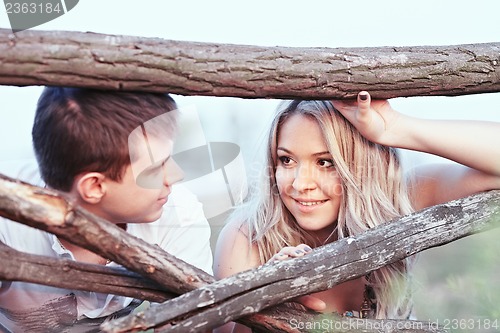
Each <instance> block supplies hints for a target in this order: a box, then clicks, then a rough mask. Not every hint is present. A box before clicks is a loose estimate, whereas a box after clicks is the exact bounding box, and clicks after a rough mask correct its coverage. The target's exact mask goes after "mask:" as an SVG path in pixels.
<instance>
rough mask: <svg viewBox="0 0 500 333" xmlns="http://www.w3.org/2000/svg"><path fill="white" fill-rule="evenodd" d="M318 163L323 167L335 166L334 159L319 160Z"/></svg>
mask: <svg viewBox="0 0 500 333" xmlns="http://www.w3.org/2000/svg"><path fill="white" fill-rule="evenodd" d="M318 164H319V166H321V167H324V168H329V167H332V166H333V161H332V160H319V161H318Z"/></svg>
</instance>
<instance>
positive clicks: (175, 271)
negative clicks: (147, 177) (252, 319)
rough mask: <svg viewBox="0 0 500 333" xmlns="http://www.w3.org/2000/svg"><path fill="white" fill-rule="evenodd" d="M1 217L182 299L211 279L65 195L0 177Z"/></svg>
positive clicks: (211, 279)
mask: <svg viewBox="0 0 500 333" xmlns="http://www.w3.org/2000/svg"><path fill="white" fill-rule="evenodd" d="M0 216H3V217H6V218H8V219H11V220H14V221H18V222H21V223H24V224H26V225H29V226H32V227H35V228H38V229H41V230H45V231H48V232H50V233H53V234H56V235H57V236H60V237H62V238H64V239H66V240H68V241H70V242H71V243H73V244H76V245H78V246H81V247H84V248H87V249H89V250H91V251H92V252H94V253H96V254H99V255H101V256H103V257H104V258H107V259H110V260H113V261H114V262H116V263H118V264H121V265H123V266H124V267H126V268H128V269H130V270H132V271H134V272H137V273H139V274H141V275H142V276H144V277H146V278H148V279H151V280H153V281H156V282H158V283H159V284H160V285H161V286H162V287H163V288H165V290H168V291H170V292H173V293H176V294H182V293H184V292H186V291H190V290H193V289H195V288H197V287H200V286H203V285H206V284H208V283H211V282H213V281H214V278H213V277H212V276H211V275H209V274H207V273H205V272H204V271H202V270H201V269H198V268H196V267H194V266H191V265H189V264H187V263H185V262H184V261H182V260H180V259H177V258H175V257H174V256H172V255H170V254H168V253H167V252H165V251H163V250H162V249H161V248H160V247H158V246H155V245H151V244H148V243H147V242H145V241H143V240H142V239H139V238H137V237H134V236H132V235H130V234H128V233H127V232H126V231H124V230H123V229H121V228H120V227H118V226H116V225H114V224H112V223H110V222H108V221H106V220H104V219H102V218H99V217H98V216H95V215H93V214H90V213H89V212H87V211H85V210H84V209H81V208H79V207H78V206H77V205H76V204H75V203H74V202H73V201H72V200H71V198H69V197H68V196H67V195H66V194H64V193H62V192H58V191H54V190H50V189H43V188H40V187H37V186H33V185H30V184H27V183H23V182H21V181H18V180H14V179H11V178H9V177H6V176H2V175H0Z"/></svg>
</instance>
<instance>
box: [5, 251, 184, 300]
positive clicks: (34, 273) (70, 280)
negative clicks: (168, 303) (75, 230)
mask: <svg viewBox="0 0 500 333" xmlns="http://www.w3.org/2000/svg"><path fill="white" fill-rule="evenodd" d="M0 262H1V263H2V265H1V266H0V280H1V281H23V282H30V283H38V284H44V285H49V286H54V287H58V288H67V289H71V290H73V289H77V290H85V291H95V292H102V293H107V294H114V295H123V296H128V297H134V298H138V299H145V300H149V301H153V302H164V301H165V300H167V299H171V298H174V297H175V296H176V295H174V294H171V293H168V292H166V291H165V290H163V288H162V287H161V286H160V285H159V284H158V283H156V282H154V281H151V280H147V279H145V278H143V277H141V276H140V275H138V274H137V273H133V272H130V271H128V270H126V269H125V268H123V267H105V266H101V265H91V264H86V263H81V262H76V261H73V260H69V259H56V258H50V257H45V256H40V255H33V254H28V253H23V252H20V251H16V250H14V249H13V248H11V247H8V246H7V245H5V244H3V243H2V242H0Z"/></svg>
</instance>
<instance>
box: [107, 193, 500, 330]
mask: <svg viewBox="0 0 500 333" xmlns="http://www.w3.org/2000/svg"><path fill="white" fill-rule="evenodd" d="M499 217H500V190H497V191H490V192H485V193H480V194H476V195H473V196H470V197H467V198H463V199H459V200H455V201H451V202H449V203H445V204H441V205H437V206H434V207H430V208H427V209H425V210H422V211H420V212H416V213H413V214H410V215H407V216H404V217H402V218H400V219H398V220H397V221H393V222H391V223H385V224H383V225H381V226H378V227H376V228H373V229H370V230H368V231H366V232H364V233H362V234H360V235H357V236H354V237H349V238H344V239H341V240H339V241H336V242H333V243H330V244H328V245H325V246H322V247H320V248H316V249H315V250H314V251H313V252H312V253H310V254H308V255H307V256H304V257H301V258H295V259H291V260H286V261H281V262H276V263H272V264H266V265H263V266H260V267H258V268H256V269H253V270H249V271H245V272H241V273H239V274H236V275H233V276H230V277H227V278H225V279H223V280H220V281H217V282H215V283H213V284H211V285H208V286H204V287H201V288H199V289H197V290H194V291H191V292H189V293H186V294H184V295H182V296H179V297H177V298H175V299H172V300H170V301H167V302H164V303H162V304H161V305H159V306H157V307H154V308H151V309H148V310H146V311H145V312H144V313H141V314H140V315H130V316H127V317H124V318H120V319H118V320H116V321H111V322H108V323H105V324H103V326H102V327H103V329H104V330H105V331H107V332H115V333H116V332H127V331H130V330H136V329H147V328H151V327H156V326H159V325H169V326H168V329H165V330H164V331H165V332H197V331H202V330H204V329H210V328H213V327H217V326H219V325H221V324H223V323H225V322H227V321H231V320H235V319H238V318H240V317H242V316H245V315H250V314H254V313H257V312H259V311H261V310H263V309H265V308H267V307H270V306H272V305H275V304H279V303H282V302H284V301H287V300H290V299H292V298H295V297H297V296H301V295H305V294H309V293H312V292H318V291H321V290H325V289H329V288H332V287H333V286H335V285H337V284H339V283H342V282H344V281H347V280H351V279H354V278H358V277H360V276H363V275H365V274H367V273H368V272H371V271H373V270H376V269H378V268H381V267H383V266H385V265H387V264H390V263H393V262H396V261H398V260H401V259H404V258H406V257H409V256H411V255H413V254H415V253H418V252H420V251H423V250H425V249H427V248H431V247H435V246H439V245H443V244H446V243H449V242H452V241H454V240H457V239H459V238H462V237H465V236H467V235H471V234H473V233H477V232H479V231H481V230H484V229H486V228H488V227H493V226H498V225H499V223H498V222H499V220H500V218H499Z"/></svg>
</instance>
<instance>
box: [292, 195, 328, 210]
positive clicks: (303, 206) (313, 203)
mask: <svg viewBox="0 0 500 333" xmlns="http://www.w3.org/2000/svg"><path fill="white" fill-rule="evenodd" d="M292 199H293V200H294V201H295V202H296V203H297V204H298V205H297V206H298V208H299V210H301V211H304V212H308V211H311V210H313V209H316V208H319V207H321V206H322V205H323V204H324V203H325V202H327V201H328V199H326V200H311V199H300V198H297V199H296V198H292Z"/></svg>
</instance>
